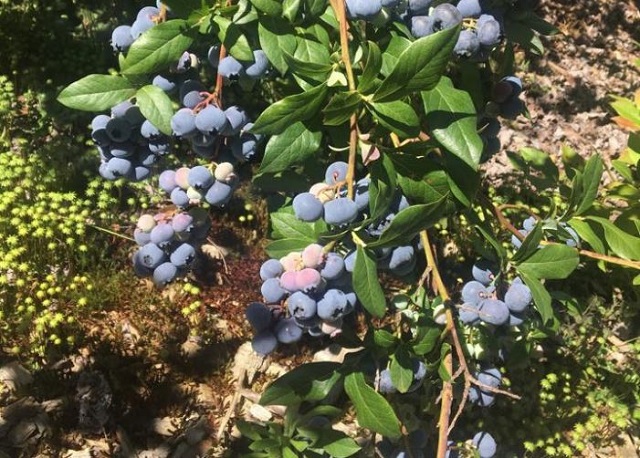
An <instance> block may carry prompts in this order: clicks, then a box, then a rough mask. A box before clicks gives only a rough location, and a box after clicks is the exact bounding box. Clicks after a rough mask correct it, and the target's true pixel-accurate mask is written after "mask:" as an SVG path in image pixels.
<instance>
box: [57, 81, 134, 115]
mask: <svg viewBox="0 0 640 458" xmlns="http://www.w3.org/2000/svg"><path fill="white" fill-rule="evenodd" d="M135 93H136V88H135V87H134V86H133V84H131V82H129V80H127V79H125V78H122V77H121V76H112V75H97V74H94V75H88V76H85V77H84V78H82V79H79V80H78V81H75V82H73V83H71V84H70V85H69V86H67V87H66V88H64V89H63V90H62V92H61V93H60V95H59V96H58V102H60V103H61V104H63V105H64V106H66V107H69V108H73V109H74V110H82V111H103V110H108V109H109V108H111V107H112V106H114V105H116V104H118V103H120V102H122V101H123V100H126V99H129V98H131V97H133V95H134V94H135Z"/></svg>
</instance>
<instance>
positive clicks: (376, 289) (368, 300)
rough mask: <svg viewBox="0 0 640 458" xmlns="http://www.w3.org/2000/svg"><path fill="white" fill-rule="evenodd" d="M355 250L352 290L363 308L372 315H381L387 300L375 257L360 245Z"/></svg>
mask: <svg viewBox="0 0 640 458" xmlns="http://www.w3.org/2000/svg"><path fill="white" fill-rule="evenodd" d="M356 250H357V251H356V262H355V267H354V269H353V290H354V291H355V293H356V296H358V299H360V302H361V303H362V306H363V307H364V308H365V310H367V311H368V312H369V313H370V314H372V315H373V316H376V317H382V316H384V314H385V312H386V311H387V300H386V299H385V297H384V291H383V290H382V286H380V279H379V278H378V269H377V261H376V257H375V255H374V254H373V253H371V252H370V251H369V250H365V249H364V248H362V246H360V245H358V246H357V248H356Z"/></svg>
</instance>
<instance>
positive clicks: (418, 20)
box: [346, 0, 503, 60]
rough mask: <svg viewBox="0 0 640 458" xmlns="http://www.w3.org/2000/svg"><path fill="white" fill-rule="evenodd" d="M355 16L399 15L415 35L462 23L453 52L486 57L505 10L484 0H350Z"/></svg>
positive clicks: (349, 10) (500, 28) (377, 19)
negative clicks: (435, 1) (436, 0)
mask: <svg viewBox="0 0 640 458" xmlns="http://www.w3.org/2000/svg"><path fill="white" fill-rule="evenodd" d="M346 3H347V13H348V15H349V17H351V18H353V19H364V20H367V21H373V22H380V21H384V20H386V19H388V18H390V17H393V16H396V17H398V18H399V19H400V20H403V21H404V22H406V23H407V25H408V26H409V28H410V30H411V33H412V34H413V36H415V37H416V38H421V37H425V36H428V35H431V34H433V33H436V32H438V31H440V30H443V29H446V28H449V27H454V26H457V25H458V24H463V26H464V27H463V29H462V31H461V33H460V36H459V38H458V41H457V43H456V46H455V48H454V53H455V54H456V55H457V56H459V57H464V58H473V59H477V60H486V58H487V56H488V52H489V51H491V49H493V48H494V47H495V46H496V45H497V44H499V43H500V40H501V39H502V35H503V26H502V24H501V18H502V12H500V11H499V10H495V9H491V8H488V5H487V4H488V3H489V2H487V1H485V0H460V1H458V2H457V4H456V5H453V4H451V3H440V4H438V5H436V6H435V7H433V8H432V3H433V0H408V1H407V0H347V2H346Z"/></svg>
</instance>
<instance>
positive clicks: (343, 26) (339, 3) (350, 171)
mask: <svg viewBox="0 0 640 458" xmlns="http://www.w3.org/2000/svg"><path fill="white" fill-rule="evenodd" d="M330 2H331V7H332V8H333V10H334V11H335V13H336V16H337V18H338V21H339V22H340V47H341V48H342V50H341V52H342V62H343V64H344V68H345V71H346V72H347V83H348V85H349V91H355V90H356V81H355V78H354V76H353V66H352V65H351V57H350V56H349V23H348V21H347V11H346V6H345V2H344V0H330ZM349 126H350V128H349V132H350V135H349V167H348V168H347V177H346V180H347V197H349V199H353V195H354V194H353V193H354V189H353V181H354V178H355V174H356V155H357V147H358V116H357V115H356V114H353V115H351V118H350V120H349Z"/></svg>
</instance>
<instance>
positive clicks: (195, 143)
mask: <svg viewBox="0 0 640 458" xmlns="http://www.w3.org/2000/svg"><path fill="white" fill-rule="evenodd" d="M209 96H210V94H209V93H207V92H206V91H205V87H204V86H203V85H202V83H200V82H199V81H197V80H186V81H184V82H183V83H182V84H181V85H180V100H181V102H182V105H183V107H182V108H180V109H179V110H178V111H177V112H176V113H175V114H174V115H173V117H172V118H171V129H172V130H173V133H174V134H175V135H176V136H177V137H181V138H185V139H187V140H188V141H189V144H190V145H191V149H192V151H193V152H194V153H195V154H197V155H198V156H200V157H202V158H205V159H211V158H213V157H214V156H215V154H216V152H217V151H218V150H220V148H221V145H226V146H227V147H228V149H229V151H230V152H231V154H232V155H233V157H234V159H235V160H237V161H239V162H245V161H247V160H249V159H251V158H252V157H253V156H254V155H255V153H256V148H257V146H258V143H259V141H260V140H261V138H262V137H261V136H258V135H254V134H252V133H250V132H249V129H250V128H251V126H252V125H253V124H252V123H251V122H250V121H249V117H248V115H247V113H246V112H245V111H244V110H242V109H241V108H240V107H238V106H235V105H232V106H230V107H228V108H227V109H225V110H223V109H221V108H220V107H218V106H217V105H215V104H213V103H210V102H208V97H209Z"/></svg>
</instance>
